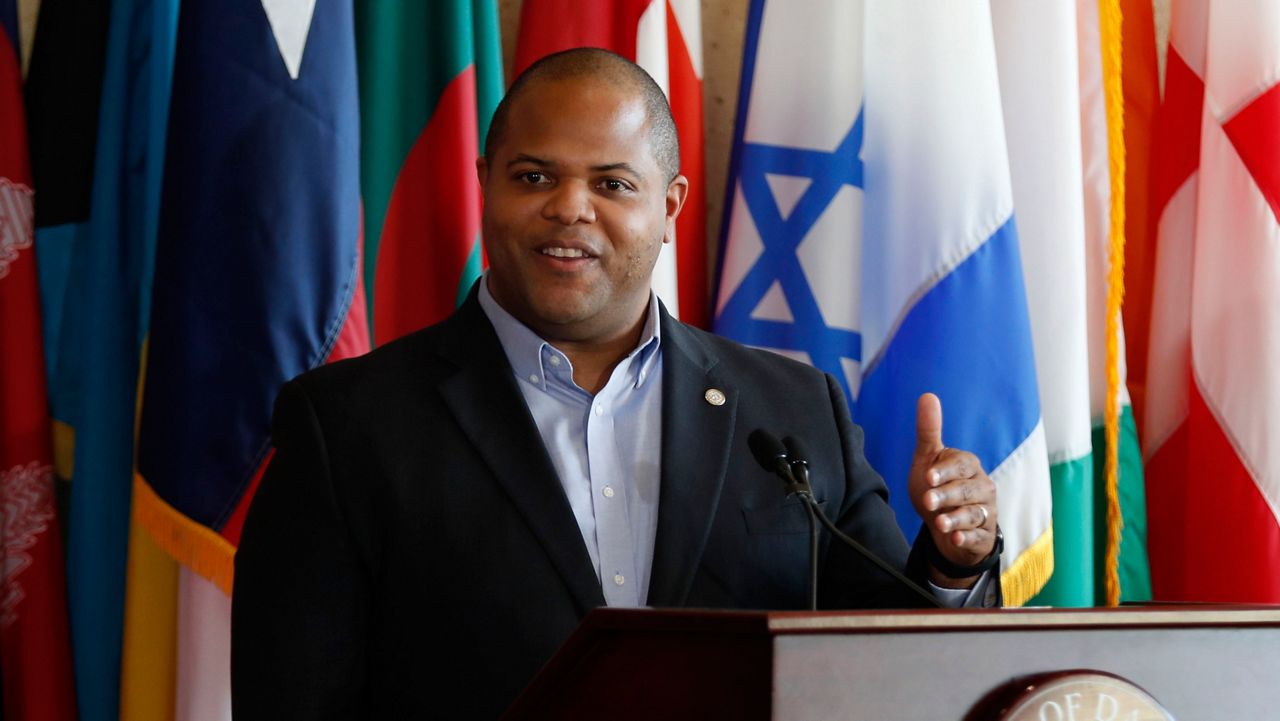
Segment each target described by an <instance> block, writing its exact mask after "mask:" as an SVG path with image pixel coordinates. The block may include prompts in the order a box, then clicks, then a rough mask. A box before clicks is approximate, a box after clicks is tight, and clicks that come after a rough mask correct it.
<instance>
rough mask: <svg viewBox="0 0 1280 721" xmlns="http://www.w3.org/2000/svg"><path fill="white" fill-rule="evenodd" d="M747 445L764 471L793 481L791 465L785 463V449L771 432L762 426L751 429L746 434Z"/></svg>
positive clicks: (789, 481) (787, 480) (790, 481)
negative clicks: (749, 433)
mask: <svg viewBox="0 0 1280 721" xmlns="http://www.w3.org/2000/svg"><path fill="white" fill-rule="evenodd" d="M747 447H748V448H750V449H751V455H753V456H755V457H756V463H759V464H760V465H761V466H763V467H764V469H765V470H766V471H769V472H770V473H774V474H776V475H777V476H778V477H779V478H781V479H782V480H784V481H786V482H787V483H795V478H793V477H792V476H791V465H790V464H788V463H787V449H786V448H785V447H783V445H782V443H780V442H779V441H778V439H777V438H774V437H773V434H772V433H770V432H768V431H766V430H765V429H763V428H757V429H755V430H754V431H751V435H749V436H747Z"/></svg>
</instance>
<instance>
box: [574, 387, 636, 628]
mask: <svg viewBox="0 0 1280 721" xmlns="http://www.w3.org/2000/svg"><path fill="white" fill-rule="evenodd" d="M621 370H622V369H621V368H619V369H617V370H616V371H615V377H614V379H612V380H611V381H610V383H609V384H608V385H606V387H605V388H604V389H602V390H601V392H600V393H598V394H596V397H595V399H594V400H593V401H592V403H591V407H590V409H589V410H588V417H587V462H588V467H589V468H590V469H591V470H590V476H591V498H592V501H593V503H594V507H595V520H596V540H597V542H598V543H599V553H600V585H601V587H602V588H603V590H604V597H605V601H606V602H607V603H608V605H610V606H638V605H640V597H639V593H640V589H638V588H637V580H638V577H637V575H636V568H635V556H634V553H633V551H632V549H633V548H634V546H635V544H634V542H633V539H632V534H631V524H630V522H629V521H628V518H627V500H626V499H627V493H626V486H625V484H626V483H627V480H626V478H625V475H624V474H623V469H621V468H619V467H618V466H619V458H618V445H617V438H616V424H615V422H614V419H615V411H616V410H617V408H618V407H619V403H618V400H619V398H618V394H617V393H616V392H610V391H611V390H612V388H611V386H617V385H621V384H620V383H616V382H615V381H617V380H618V378H617V376H619V375H623V376H625V375H626V374H625V373H620V372H618V371H621Z"/></svg>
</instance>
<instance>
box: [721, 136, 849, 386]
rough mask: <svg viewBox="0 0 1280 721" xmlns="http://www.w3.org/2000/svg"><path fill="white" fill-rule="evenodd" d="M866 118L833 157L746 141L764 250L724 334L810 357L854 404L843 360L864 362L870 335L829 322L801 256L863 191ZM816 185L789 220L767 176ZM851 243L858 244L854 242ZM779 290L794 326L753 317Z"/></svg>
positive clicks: (727, 313) (730, 310) (725, 315)
mask: <svg viewBox="0 0 1280 721" xmlns="http://www.w3.org/2000/svg"><path fill="white" fill-rule="evenodd" d="M862 126H863V114H862V113H861V112H860V113H859V114H858V118H857V120H856V121H854V124H853V127H852V128H850V129H849V132H848V134H846V135H845V137H844V139H843V140H841V141H840V144H839V145H838V146H837V147H836V148H835V150H833V151H831V152H824V151H820V150H812V149H808V148H793V147H785V146H778V145H764V144H757V143H743V145H742V155H741V166H740V172H739V182H740V185H741V190H742V195H743V198H744V200H745V201H746V204H747V207H748V209H749V211H750V213H751V218H752V220H753V221H754V222H755V225H756V229H757V230H758V231H759V234H760V240H761V243H762V244H763V246H764V249H763V251H762V252H761V253H760V256H759V257H758V258H757V259H756V261H755V263H754V264H753V265H752V266H751V268H750V269H749V270H748V271H747V273H746V275H745V276H744V277H743V279H742V282H741V283H740V284H739V285H738V287H737V288H736V289H734V291H733V294H732V295H731V296H730V297H729V298H728V299H727V300H726V301H725V303H724V306H723V308H722V309H721V312H720V317H719V318H718V319H717V329H718V330H720V331H721V332H723V333H725V334H726V335H728V336H730V337H732V338H734V339H735V340H738V341H740V342H742V343H747V344H749V345H755V346H761V347H766V348H776V349H780V350H790V351H799V352H803V353H806V354H808V356H809V360H810V362H811V363H812V364H813V365H814V366H815V367H817V368H819V369H821V370H823V371H826V372H827V373H830V374H831V375H832V376H834V377H835V378H836V379H838V380H839V381H840V385H841V386H842V387H843V388H844V391H845V395H846V396H847V397H848V398H849V400H850V402H852V401H853V393H852V391H851V389H850V388H849V384H848V380H847V378H846V376H845V372H844V368H843V366H842V363H841V359H842V358H847V359H850V360H853V361H855V362H856V361H861V359H862V337H861V336H860V335H859V334H858V333H856V332H854V331H851V330H848V329H846V328H840V327H833V326H831V325H829V324H828V323H827V321H826V320H825V319H824V317H823V314H822V309H821V308H820V306H819V304H818V300H817V298H816V297H815V296H814V293H813V289H812V288H811V287H810V285H809V281H808V279H807V278H806V277H805V274H804V270H803V268H802V267H801V264H800V258H799V256H798V255H797V253H796V249H797V248H798V247H799V245H800V243H801V241H803V240H804V239H805V237H806V235H807V234H808V233H809V231H810V230H811V229H812V228H813V226H814V224H815V223H816V222H817V221H818V219H819V218H821V217H822V214H823V212H824V211H825V210H826V209H827V206H829V205H830V204H831V202H832V200H834V199H835V197H836V194H837V193H839V192H840V190H841V189H842V188H843V187H844V186H846V185H849V186H853V187H855V188H862V187H863V185H862V176H863V167H862V160H861V159H860V158H859V157H858V153H859V152H860V151H861V149H862ZM769 175H774V176H777V175H784V176H791V177H794V178H802V179H807V180H809V181H810V182H809V184H808V187H807V188H806V189H805V190H804V192H803V194H802V195H801V196H800V197H799V199H798V200H797V201H796V203H795V206H794V208H793V209H792V210H791V212H790V213H787V214H785V215H784V213H783V212H782V211H781V209H780V208H779V205H778V200H777V198H776V196H775V194H774V192H773V190H772V188H771V187H770V185H769V182H768V179H767V176H769ZM849 242H856V239H855V238H854V237H850V238H849ZM775 284H776V285H777V286H778V287H779V288H780V289H781V291H782V294H783V296H784V297H785V299H786V302H787V305H788V306H789V308H790V311H791V316H792V320H791V321H790V322H785V321H780V320H770V319H764V318H757V317H752V313H753V312H754V310H755V309H756V307H757V306H758V305H759V304H760V302H761V301H762V300H763V299H764V297H765V294H766V293H768V292H769V291H770V289H771V288H772V287H774V285H775Z"/></svg>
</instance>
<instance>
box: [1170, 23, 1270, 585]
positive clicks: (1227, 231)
mask: <svg viewBox="0 0 1280 721" xmlns="http://www.w3.org/2000/svg"><path fill="white" fill-rule="evenodd" d="M1276 38H1280V6H1278V5H1276V4H1275V3H1274V2H1271V0H1174V3H1173V22H1172V28H1171V33H1170V43H1169V51H1168V63H1167V72H1166V79H1165V97H1164V100H1163V103H1162V105H1161V108H1160V114H1159V118H1158V120H1157V129H1156V137H1155V141H1154V144H1153V149H1152V157H1153V161H1152V162H1153V180H1152V184H1151V197H1152V203H1153V207H1154V209H1155V210H1154V214H1155V218H1156V220H1157V222H1158V233H1159V240H1158V248H1157V251H1156V252H1157V259H1156V274H1155V283H1154V284H1155V289H1154V294H1153V298H1152V322H1151V339H1150V356H1149V366H1148V376H1147V388H1148V390H1147V393H1148V399H1147V412H1146V416H1147V417H1146V433H1145V442H1146V447H1147V449H1148V455H1147V499H1148V520H1149V524H1150V525H1149V532H1148V533H1149V547H1150V555H1151V580H1152V587H1153V589H1152V590H1153V595H1154V597H1155V598H1156V599H1158V600H1195V601H1235V602H1268V603H1276V602H1280V574H1277V573H1276V568H1277V567H1278V564H1280V522H1278V521H1277V509H1280V443H1277V442H1276V441H1277V439H1280V143H1278V141H1277V138H1280V43H1277V42H1276Z"/></svg>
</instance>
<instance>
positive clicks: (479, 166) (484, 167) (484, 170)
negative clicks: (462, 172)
mask: <svg viewBox="0 0 1280 721" xmlns="http://www.w3.org/2000/svg"><path fill="white" fill-rule="evenodd" d="M476 179H477V180H479V181H480V189H481V190H484V183H485V181H486V180H488V179H489V163H488V161H486V160H485V159H484V156H483V155H481V156H480V157H478V158H476Z"/></svg>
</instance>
